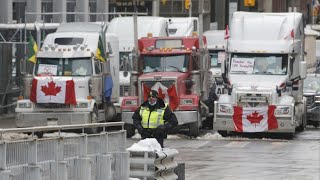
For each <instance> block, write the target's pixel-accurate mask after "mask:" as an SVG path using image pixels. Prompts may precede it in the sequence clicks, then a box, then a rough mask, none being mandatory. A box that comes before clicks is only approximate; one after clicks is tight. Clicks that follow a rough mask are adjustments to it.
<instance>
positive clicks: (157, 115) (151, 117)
mask: <svg viewBox="0 0 320 180" xmlns="http://www.w3.org/2000/svg"><path fill="white" fill-rule="evenodd" d="M166 107H167V104H165V106H164V107H163V108H160V109H157V111H150V109H149V108H147V107H141V108H140V116H141V118H142V121H141V124H142V127H143V128H150V129H154V128H157V127H158V126H160V125H163V124H164V120H163V115H164V111H165V109H166Z"/></svg>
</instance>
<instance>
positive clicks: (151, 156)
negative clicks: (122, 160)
mask: <svg viewBox="0 0 320 180" xmlns="http://www.w3.org/2000/svg"><path fill="white" fill-rule="evenodd" d="M129 152H130V177H134V178H139V179H141V180H154V179H156V180H164V179H165V180H176V179H178V176H177V175H176V174H175V173H174V169H175V168H176V167H177V166H178V163H177V162H175V161H174V157H175V156H176V155H177V154H178V153H179V152H178V151H177V150H176V149H170V148H164V149H162V151H144V152H142V151H129Z"/></svg>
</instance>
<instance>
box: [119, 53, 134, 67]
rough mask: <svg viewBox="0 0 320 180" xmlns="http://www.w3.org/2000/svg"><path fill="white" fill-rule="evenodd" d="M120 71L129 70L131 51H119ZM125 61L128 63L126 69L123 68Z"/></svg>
mask: <svg viewBox="0 0 320 180" xmlns="http://www.w3.org/2000/svg"><path fill="white" fill-rule="evenodd" d="M119 55H120V68H119V69H120V71H131V70H132V53H131V52H120V53H119ZM125 63H127V64H128V67H127V68H128V69H125Z"/></svg>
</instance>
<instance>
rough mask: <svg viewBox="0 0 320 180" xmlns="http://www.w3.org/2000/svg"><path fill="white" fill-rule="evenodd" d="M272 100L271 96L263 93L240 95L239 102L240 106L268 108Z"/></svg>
mask: <svg viewBox="0 0 320 180" xmlns="http://www.w3.org/2000/svg"><path fill="white" fill-rule="evenodd" d="M270 100H271V94H261V93H238V94H237V102H238V105H240V106H245V107H257V106H267V105H269V103H270Z"/></svg>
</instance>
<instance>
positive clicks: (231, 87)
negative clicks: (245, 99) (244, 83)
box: [228, 85, 233, 96]
mask: <svg viewBox="0 0 320 180" xmlns="http://www.w3.org/2000/svg"><path fill="white" fill-rule="evenodd" d="M232 89H233V85H231V86H230V87H228V95H229V96H231V93H232Z"/></svg>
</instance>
